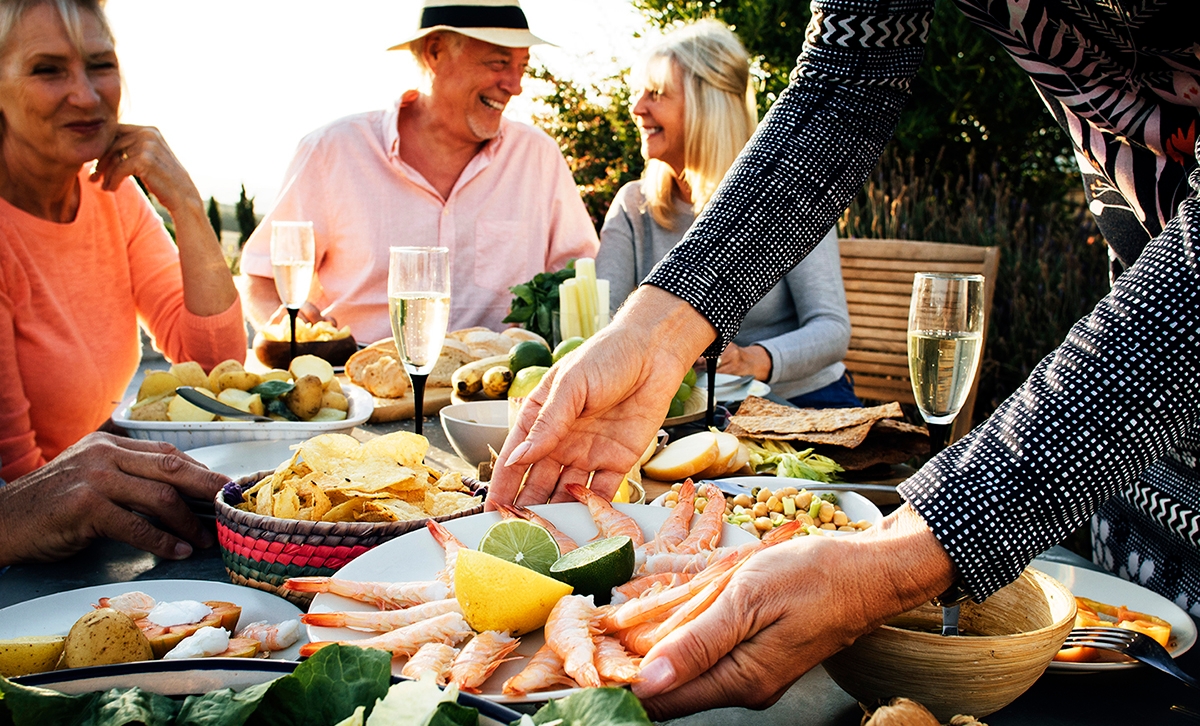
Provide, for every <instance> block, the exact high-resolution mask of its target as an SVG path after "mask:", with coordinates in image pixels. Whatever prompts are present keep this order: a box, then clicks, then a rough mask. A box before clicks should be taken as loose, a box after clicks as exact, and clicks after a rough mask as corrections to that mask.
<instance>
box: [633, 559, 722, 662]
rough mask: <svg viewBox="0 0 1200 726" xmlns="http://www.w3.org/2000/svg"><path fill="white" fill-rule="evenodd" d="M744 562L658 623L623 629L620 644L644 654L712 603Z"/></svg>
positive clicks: (715, 580)
mask: <svg viewBox="0 0 1200 726" xmlns="http://www.w3.org/2000/svg"><path fill="white" fill-rule="evenodd" d="M744 562H745V560H742V561H741V562H738V563H736V564H735V565H734V566H733V567H731V568H729V570H728V571H726V572H724V573H723V574H722V575H721V576H720V577H718V578H716V579H714V580H713V581H712V582H709V583H708V584H707V585H705V586H704V588H703V589H701V590H700V591H699V592H697V593H696V594H695V595H693V596H692V598H691V599H690V600H688V601H687V602H685V603H683V604H682V605H678V606H676V607H675V608H674V610H673V611H671V613H670V615H669V617H667V619H666V620H663V621H662V622H658V623H654V622H646V623H640V624H638V625H635V626H634V627H633V628H631V629H629V630H627V631H624V632H623V633H622V634H621V638H620V640H621V644H622V645H624V646H625V647H626V648H628V649H629V650H630V652H633V653H636V654H638V655H646V654H647V653H649V652H650V649H651V648H653V647H654V646H655V644H657V643H658V641H660V640H662V639H663V638H665V637H667V634H668V633H670V632H671V631H673V630H675V629H676V628H678V627H680V626H681V625H684V624H685V623H689V622H691V621H692V620H694V619H695V618H696V617H697V616H698V615H700V613H702V612H704V611H705V610H707V609H708V606H709V605H712V603H713V601H714V600H716V599H717V597H718V596H719V595H720V594H721V591H722V590H723V589H725V585H727V584H728V583H729V580H730V579H731V578H732V577H733V573H735V572H737V570H738V568H739V567H741V566H742V564H743V563H744Z"/></svg>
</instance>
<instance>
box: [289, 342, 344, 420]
mask: <svg viewBox="0 0 1200 726" xmlns="http://www.w3.org/2000/svg"><path fill="white" fill-rule="evenodd" d="M288 370H289V371H291V373H292V377H293V378H296V379H300V378H303V377H304V376H316V377H317V379H318V380H320V381H321V387H322V388H324V387H325V384H326V383H329V381H330V380H331V379H332V378H333V365H332V364H331V363H330V362H329V361H327V360H325V359H324V358H318V357H317V356H315V355H300V356H296V358H295V359H293V360H292V364H291V365H290V366H288ZM297 415H299V414H297Z"/></svg>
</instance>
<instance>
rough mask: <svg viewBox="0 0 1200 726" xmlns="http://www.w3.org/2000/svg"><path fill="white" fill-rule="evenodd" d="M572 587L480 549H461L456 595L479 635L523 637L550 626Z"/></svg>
mask: <svg viewBox="0 0 1200 726" xmlns="http://www.w3.org/2000/svg"><path fill="white" fill-rule="evenodd" d="M571 591H572V588H571V586H570V585H567V584H565V583H562V582H559V581H558V580H555V579H553V578H550V577H546V576H545V575H542V574H539V573H537V572H534V571H533V570H531V569H529V568H527V567H522V566H520V565H517V564H514V563H512V562H508V561H507V560H502V559H500V558H499V557H493V556H492V555H489V554H485V553H483V552H480V551H478V550H467V549H463V550H459V552H458V563H457V564H456V565H455V568H454V592H455V596H456V597H457V598H458V604H459V606H460V607H461V608H462V611H463V617H465V618H466V619H467V623H468V624H469V625H470V626H471V627H472V628H473V629H474V630H476V631H477V632H483V631H485V630H499V631H501V632H508V633H511V634H513V635H523V634H525V633H528V632H530V631H532V630H537V629H538V628H540V627H542V626H543V625H545V624H546V618H548V617H549V616H550V611H551V610H553V609H554V605H555V604H556V603H558V601H559V600H560V599H562V598H563V597H565V596H567V595H570V594H571Z"/></svg>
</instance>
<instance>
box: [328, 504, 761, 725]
mask: <svg viewBox="0 0 1200 726" xmlns="http://www.w3.org/2000/svg"><path fill="white" fill-rule="evenodd" d="M613 506H614V507H616V508H617V509H618V510H620V511H622V512H624V513H626V514H633V515H636V514H638V513H644V514H645V515H648V516H649V517H651V518H652V519H658V518H661V519H664V520H665V519H666V517H667V514H668V513H669V510H666V509H664V508H661V507H654V508H649V507H647V506H646V505H644V504H614V505H613ZM529 508H530V509H532V510H533V511H535V512H538V513H540V514H541V515H542V516H543V517H545V518H546V519H549V520H550V521H551V522H553V523H554V524H558V525H559V526H565V525H563V524H562V522H561V521H560V520H561V519H562V516H563V515H562V514H561V513H562V512H565V511H567V510H574V512H575V513H576V514H578V515H579V516H578V517H577V518H582V517H587V518H588V519H587V521H589V522H590V521H591V517H590V515H589V514H587V507H586V506H585V505H583V504H580V503H578V502H559V503H556V504H538V505H533V506H531V507H529ZM697 516H699V515H697ZM483 519H488V520H491V521H492V522H497V521H500V515H499V513H498V512H480V513H479V514H473V515H469V516H467V517H460V518H458V519H455V520H452V521H449V522H445V523H444V524H445V525H446V527H447V529H450V530H451V531H452V532H453V533H454V534H456V536H462V537H464V539H469V538H468V537H467V535H463V534H461V533H459V532H454V530H456V529H458V528H461V527H463V526H470V527H472V528H474V525H475V523H477V522H482V520H483ZM638 523H639V525H641V526H643V527H644V528H649V527H653V526H655V525H654V523H653V521H651V522H650V523H648V524H643V522H641V521H639V522H638ZM482 531H483V529H482V524H481V525H480V532H479V535H482ZM721 531H722V538H725V537H726V536H730V537H732V538H733V541H732V542H731V543H732V544H739V543H742V542H752V541H755V538H754V536H753V535H751V534H750V533H748V532H745V531H743V530H742V529H740V528H738V527H734V526H733V525H731V524H728V523H726V524H725V526H724V527H723V528H722V530H721ZM568 534H570V533H569V532H568ZM405 538H410V539H408V540H407V542H412V541H413V539H414V538H421V539H423V540H424V539H427V540H428V542H431V543H432V542H433V537H432V535H430V533H429V531H428V529H426V528H424V527H422V528H421V529H418V530H414V531H412V532H406V533H405V534H403V535H401V536H399V537H397V538H396V539H393V540H389V541H387V542H384V543H382V544H380V545H378V546H377V547H374V548H372V549H371V550H369V551H368V552H365V553H363V554H362V555H360V556H359V557H357V558H355V560H354V561H352V562H349V563H347V564H346V565H345V566H344V567H343V568H341V569H340V570H338V572H337V573H335V576H340V575H342V573H344V572H345V571H346V570H350V573H349V575H348V577H349V579H353V577H354V574H353V573H354V571H355V570H357V569H359V568H368V567H371V568H374V567H375V566H376V561H377V560H390V561H391V562H399V561H404V560H402V558H398V557H396V556H395V553H394V552H392V551H393V550H397V549H399V548H400V547H402V546H403V544H402V542H404V541H405ZM723 542H724V539H723ZM464 544H465V545H467V546H474V545H475V544H476V542H474V541H467V542H464ZM433 546H434V547H439V549H440V546H439V545H436V544H433ZM407 562H408V564H410V565H411V562H412V558H409V559H408V560H407ZM343 605H353V606H354V607H356V608H358V609H361V610H364V611H370V610H373V608H372V607H371V606H369V605H366V604H365V603H354V602H353V601H351V600H348V599H345V598H341V597H338V596H336V595H331V594H329V593H317V595H316V597H314V598H313V601H312V603H311V604H310V605H309V609H308V611H309V612H310V613H311V612H321V611H327V610H337V609H339V606H343ZM329 606H332V607H329ZM308 627H309V631H308V637H309V639H310V640H321V639H328V638H323V637H322V634H321V633H320V632H319V631H321V630H324V631H327V632H337V631H336V629H331V628H324V629H317V630H314V628H315V626H308ZM347 632H349V631H347ZM538 632H540V631H538ZM354 635H355V636H356V638H366V637H368V636H369V635H370V633H365V632H357V633H354ZM314 636H316V637H315V638H314ZM348 642H352V641H348ZM522 655H524V656H525V657H528V656H527V655H525V654H522ZM580 690H582V689H580V688H559V689H554V690H546V691H536V692H532V693H529V694H526V695H525V696H505V695H503V694H498V693H479V694H476V695H478V696H480V697H481V698H484V699H486V700H488V701H492V702H494V703H499V704H512V703H541V702H543V701H548V700H550V699H552V698H564V697H566V696H569V695H571V694H572V693H576V692H578V691H580Z"/></svg>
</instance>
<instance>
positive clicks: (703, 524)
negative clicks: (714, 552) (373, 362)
mask: <svg viewBox="0 0 1200 726" xmlns="http://www.w3.org/2000/svg"><path fill="white" fill-rule="evenodd" d="M704 497H705V499H707V500H708V501H709V502H713V503H714V505H713V506H705V507H704V512H703V513H702V514H701V515H700V519H698V520H696V526H694V527H692V531H691V532H690V533H689V534H688V536H687V538H686V539H684V540H683V541H682V542H680V543H679V544H678V545H677V546H676V547H675V552H678V553H680V554H689V553H692V552H699V551H701V550H711V549H713V548H715V547H716V546H717V542H720V541H721V526H722V525H724V524H725V495H724V494H722V493H721V490H720V489H718V488H717V485H716V484H712V483H706V484H705V485H704Z"/></svg>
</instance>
